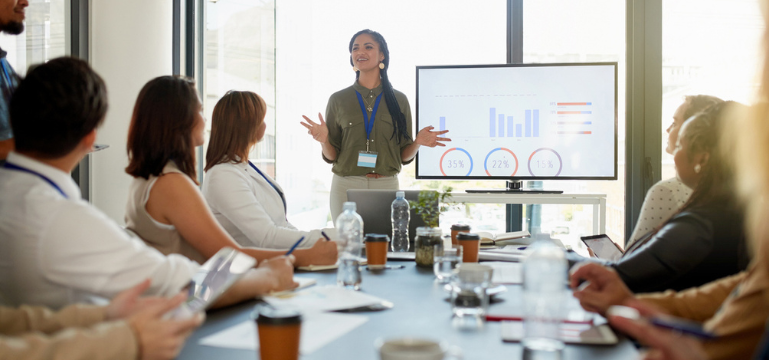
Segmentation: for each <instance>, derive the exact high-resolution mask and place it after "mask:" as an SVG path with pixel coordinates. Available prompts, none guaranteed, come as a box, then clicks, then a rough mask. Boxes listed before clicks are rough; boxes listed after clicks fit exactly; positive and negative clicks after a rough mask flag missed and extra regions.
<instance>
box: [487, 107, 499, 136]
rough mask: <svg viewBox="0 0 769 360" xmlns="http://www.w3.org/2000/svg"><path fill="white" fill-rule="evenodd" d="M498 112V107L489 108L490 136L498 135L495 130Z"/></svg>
mask: <svg viewBox="0 0 769 360" xmlns="http://www.w3.org/2000/svg"><path fill="white" fill-rule="evenodd" d="M496 114H497V109H495V108H489V136H490V137H494V136H496V132H495V131H494V129H496V124H495V123H494V120H495V118H496Z"/></svg>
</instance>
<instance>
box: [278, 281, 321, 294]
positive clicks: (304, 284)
mask: <svg viewBox="0 0 769 360" xmlns="http://www.w3.org/2000/svg"><path fill="white" fill-rule="evenodd" d="M294 282H296V283H298V284H299V286H297V287H296V288H294V289H291V290H284V291H274V292H271V293H270V296H283V295H286V294H291V293H293V292H295V291H299V290H301V289H304V288H306V287H310V286H313V285H315V284H316V283H317V281H316V280H315V279H312V278H306V277H299V276H294Z"/></svg>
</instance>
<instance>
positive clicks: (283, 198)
mask: <svg viewBox="0 0 769 360" xmlns="http://www.w3.org/2000/svg"><path fill="white" fill-rule="evenodd" d="M248 165H251V167H252V168H253V169H254V170H256V172H258V173H259V175H262V177H263V178H264V181H266V182H267V183H268V184H270V186H272V188H273V189H275V191H276V192H277V193H278V195H280V200H282V201H283V213H284V214H285V213H286V211H287V208H286V198H285V197H283V192H282V191H280V189H278V187H277V186H275V184H273V183H272V181H270V179H268V178H267V177H266V176H264V174H262V172H261V171H259V168H257V167H256V165H254V164H253V163H251V161H249V162H248Z"/></svg>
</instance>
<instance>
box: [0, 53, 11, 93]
mask: <svg viewBox="0 0 769 360" xmlns="http://www.w3.org/2000/svg"><path fill="white" fill-rule="evenodd" d="M7 62H8V60H6V59H5V58H2V59H0V67H2V68H3V75H5V81H6V83H7V84H8V87H13V84H12V83H11V75H9V74H8V67H6V65H5V64H6V63H7Z"/></svg>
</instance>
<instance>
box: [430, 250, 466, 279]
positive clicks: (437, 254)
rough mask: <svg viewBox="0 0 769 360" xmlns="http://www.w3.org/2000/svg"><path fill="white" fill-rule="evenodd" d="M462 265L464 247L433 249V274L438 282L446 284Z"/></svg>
mask: <svg viewBox="0 0 769 360" xmlns="http://www.w3.org/2000/svg"><path fill="white" fill-rule="evenodd" d="M460 263H462V247H461V246H457V247H456V248H454V249H445V248H444V247H443V245H435V247H434V249H433V272H434V273H435V277H436V278H437V279H438V282H439V283H441V284H446V283H448V282H449V281H450V280H451V277H452V276H454V275H456V273H457V267H458V265H459V264H460Z"/></svg>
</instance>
